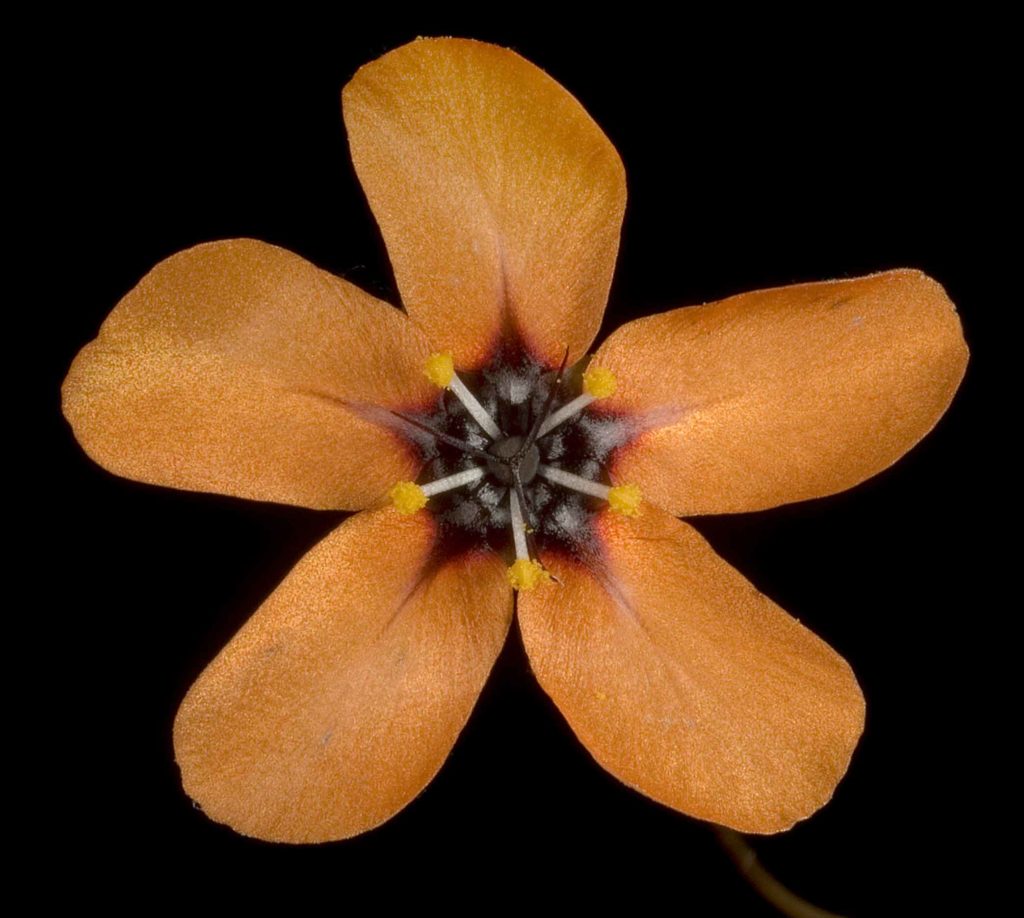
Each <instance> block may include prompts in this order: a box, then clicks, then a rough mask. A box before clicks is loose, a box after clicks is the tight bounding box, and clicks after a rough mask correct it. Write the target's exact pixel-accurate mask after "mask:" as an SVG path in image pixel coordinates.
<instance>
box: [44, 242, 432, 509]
mask: <svg viewBox="0 0 1024 918" xmlns="http://www.w3.org/2000/svg"><path fill="white" fill-rule="evenodd" d="M428 353H429V348H428V346H427V344H426V341H425V340H424V339H423V338H422V336H421V335H420V333H419V332H418V331H417V330H416V329H415V328H414V327H413V324H412V323H411V322H410V321H409V319H408V318H407V317H406V316H405V315H403V314H402V313H401V311H399V310H397V309H394V308H393V307H391V306H388V305H387V304H386V303H382V302H380V301H379V300H376V299H374V298H373V297H371V296H369V295H368V294H366V293H364V292H363V291H361V290H359V289H358V288H357V287H354V286H352V285H351V284H349V283H347V282H345V281H343V280H341V279H340V278H337V277H334V276H333V275H331V274H328V273H327V272H325V271H321V270H320V269H319V268H316V267H314V266H313V265H311V264H309V263H308V262H306V261H304V260H303V259H301V258H299V257H298V256H296V255H293V254H292V253H290V252H287V251H285V250H284V249H280V248H277V247H275V246H272V245H267V244H266V243H262V242H257V241H255V240H251V239H235V240H230V241H226V242H214V243H209V244H207V245H200V246H197V247H195V248H193V249H188V250H187V251H184V252H180V253H178V254H177V255H174V256H172V257H171V258H168V259H167V260H166V261H163V262H161V263H160V264H158V265H157V266H156V267H155V268H154V269H153V270H152V271H151V272H150V273H149V274H147V275H146V276H145V277H144V278H143V279H142V280H141V281H140V282H139V284H138V286H137V287H135V289H134V290H132V291H131V292H130V293H128V295H127V296H125V297H124V299H122V300H121V302H120V303H118V305H117V307H116V308H115V309H114V311H113V312H112V313H111V314H110V316H109V317H108V318H107V320H106V321H105V322H104V323H103V326H102V328H101V329H100V333H99V336H98V337H97V339H96V340H95V341H93V342H92V343H91V344H89V345H87V346H86V347H85V348H84V349H83V350H82V351H81V352H80V353H79V355H78V357H77V358H76V359H75V362H74V364H73V365H72V367H71V370H70V372H69V373H68V377H67V379H66V380H65V382H64V389H63V397H64V414H65V416H66V417H67V419H68V420H69V421H70V422H71V426H72V427H73V428H74V432H75V436H76V437H77V438H78V442H79V443H81V445H82V447H83V448H84V449H85V451H86V452H87V453H88V454H89V455H90V456H91V457H92V458H93V459H94V460H95V461H96V462H98V463H99V464H100V465H102V466H103V467H104V468H106V469H108V470H110V471H111V472H114V473H116V474H118V475H124V476H126V477H128V478H134V479H137V480H139V481H145V482H149V483H151V484H160V485H170V486H171V487H177V488H186V489H189V490H196V491H214V492H218V493H222V494H231V495H235V496H237V497H247V498H252V499H255V500H267V501H278V502H281V503H288V504H300V505H304V506H309V507H320V508H331V509H357V508H360V507H364V506H367V505H369V504H371V503H373V502H374V501H376V500H378V499H379V498H380V497H381V496H382V495H383V494H384V493H385V492H386V490H387V488H388V487H389V485H390V484H393V483H394V481H395V480H396V479H399V478H403V477H409V476H410V475H412V474H414V473H415V470H416V468H417V457H416V456H415V454H414V453H413V451H412V450H411V448H410V447H409V445H408V444H407V443H406V442H405V441H404V440H402V439H401V438H399V437H398V436H397V435H396V434H395V433H394V431H393V430H392V429H390V428H389V427H388V426H387V415H386V412H384V411H383V410H382V409H383V408H386V407H402V408H406V409H408V408H410V407H417V406H421V405H425V404H427V403H428V402H429V401H430V400H431V399H436V390H435V389H433V388H432V387H431V385H430V383H429V382H428V381H427V380H426V379H425V378H424V376H423V372H422V368H423V361H424V360H425V358H426V356H427V354H428Z"/></svg>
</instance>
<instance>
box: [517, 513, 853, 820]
mask: <svg viewBox="0 0 1024 918" xmlns="http://www.w3.org/2000/svg"><path fill="white" fill-rule="evenodd" d="M598 531H599V534H600V538H601V541H602V543H603V546H604V550H605V553H606V559H605V562H604V563H603V564H602V566H601V568H600V574H597V575H595V574H593V573H591V572H590V571H588V570H587V569H586V568H584V567H581V566H579V565H577V564H574V563H572V562H568V561H566V560H564V559H562V558H560V557H559V556H557V555H552V556H551V557H545V558H544V562H545V564H546V565H548V566H549V567H550V568H551V570H552V572H553V573H554V574H555V575H556V576H557V577H558V578H559V579H560V580H561V581H562V583H561V586H560V587H550V588H547V589H543V590H535V591H534V592H532V593H525V594H520V596H519V622H520V627H521V629H522V633H523V640H524V642H525V645H526V650H527V653H528V654H529V657H530V662H531V663H532V665H533V668H534V671H535V672H536V674H537V678H538V680H539V681H540V683H541V685H542V686H543V687H544V690H545V691H546V692H547V693H548V694H549V695H550V696H551V697H552V699H553V700H554V702H555V704H557V705H558V707H559V708H560V709H561V711H562V713H563V714H564V715H565V717H566V719H567V720H568V721H569V724H570V725H571V726H572V728H573V730H574V731H575V732H576V735H577V736H579V738H580V740H581V741H582V742H583V744H584V745H585V746H586V747H587V748H588V749H589V750H590V752H591V753H592V754H593V755H594V757H595V758H596V759H597V761H598V762H599V763H600V764H601V765H602V766H603V767H604V768H606V769H608V771H610V772H611V773H612V774H613V775H615V776H616V777H617V778H619V779H620V780H622V781H624V782H625V783H626V784H628V785H630V786H631V787H634V788H636V789H637V790H639V791H640V792H641V793H644V794H646V795H648V796H649V797H653V798H654V799H655V800H658V801H660V802H661V803H665V804H667V805H668V806H671V807H674V808H675V809H677V810H681V811H682V812H684V813H688V814H690V815H691V816H697V817H699V818H701V819H707V820H711V821H714V822H717V823H721V824H723V825H727V826H732V827H733V828H735V829H738V830H739V831H742V832H776V831H779V830H781V829H785V828H788V827H789V826H791V825H792V824H793V823H794V822H796V821H797V820H799V819H803V818H805V817H806V816H809V815H810V814H811V813H813V812H814V811H815V810H816V809H818V807H820V806H822V805H823V804H824V803H825V802H826V801H828V799H829V797H831V795H832V791H833V789H834V788H835V786H836V784H837V783H838V781H839V779H840V778H841V777H842V776H843V774H844V773H845V771H846V768H847V765H848V764H849V761H850V755H851V753H852V752H853V748H854V746H855V745H856V742H857V738H858V737H859V736H860V733H861V730H862V729H863V723H864V699H863V697H862V695H861V692H860V689H859V688H858V686H857V681H856V679H855V678H854V676H853V673H852V672H851V671H850V668H849V666H847V664H846V662H845V661H844V660H843V659H842V658H841V657H839V656H838V655H837V654H836V653H835V652H834V651H833V650H832V649H831V648H829V647H828V645H827V644H825V643H824V642H823V641H821V640H820V639H818V638H817V637H815V636H814V635H813V634H811V632H810V631H808V630H807V629H806V628H804V627H803V626H802V625H800V624H799V623H798V622H797V621H796V620H795V619H793V618H791V617H790V616H789V615H787V614H786V613H785V612H784V611H782V609H780V608H779V607H778V606H776V605H775V604H774V603H773V602H771V601H770V600H769V599H767V598H766V597H765V596H763V595H761V594H760V593H759V592H758V591H757V590H756V589H755V588H754V587H753V586H752V585H751V584H750V583H748V582H747V581H746V580H744V578H743V577H741V576H740V575H739V574H738V573H737V572H736V571H735V570H733V569H732V568H731V567H730V566H729V565H728V564H726V562H725V561H723V560H722V559H721V558H719V557H718V556H717V555H716V554H715V553H714V551H712V549H711V547H710V546H709V545H708V544H707V543H706V542H705V541H704V540H703V539H702V538H701V537H700V535H699V534H698V533H697V532H696V531H695V530H694V529H692V528H691V527H690V526H688V525H686V524H685V523H682V522H680V521H679V520H676V519H673V518H672V517H670V516H668V515H667V514H664V513H662V512H660V511H658V510H655V509H653V508H647V510H646V512H645V513H644V514H643V515H642V516H641V517H639V518H636V519H630V518H626V517H622V516H619V515H617V514H613V513H606V514H603V515H602V516H600V517H599V518H598Z"/></svg>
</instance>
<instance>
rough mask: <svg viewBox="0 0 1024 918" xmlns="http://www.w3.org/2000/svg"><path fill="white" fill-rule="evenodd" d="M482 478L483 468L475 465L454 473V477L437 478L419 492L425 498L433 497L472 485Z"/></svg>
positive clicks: (423, 486)
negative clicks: (424, 495)
mask: <svg viewBox="0 0 1024 918" xmlns="http://www.w3.org/2000/svg"><path fill="white" fill-rule="evenodd" d="M483 477H484V468H483V466H480V465H475V466H473V468H471V469H466V470H465V471H464V472H456V473H455V474H454V475H449V476H448V477H447V478H438V479H437V480H436V481H431V482H429V483H428V484H425V485H422V486H421V487H420V490H421V491H423V493H424V494H426V495H427V497H433V496H434V495H435V494H443V493H444V492H445V491H450V490H452V488H461V487H462V486H463V485H467V484H472V483H473V482H474V481H479V480H480V479H481V478H483Z"/></svg>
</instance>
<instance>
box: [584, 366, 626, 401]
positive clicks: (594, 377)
mask: <svg viewBox="0 0 1024 918" xmlns="http://www.w3.org/2000/svg"><path fill="white" fill-rule="evenodd" d="M616 386H618V382H617V381H616V379H615V374H614V373H613V372H612V371H611V370H606V369H605V368H604V367H590V368H589V369H588V370H587V372H586V373H584V374H583V391H584V392H586V393H587V395H592V396H593V397H594V398H608V396H609V395H614V394H615V388H616Z"/></svg>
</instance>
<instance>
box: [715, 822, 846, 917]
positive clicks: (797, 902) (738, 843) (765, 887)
mask: <svg viewBox="0 0 1024 918" xmlns="http://www.w3.org/2000/svg"><path fill="white" fill-rule="evenodd" d="M714 831H715V835H716V836H718V843H719V844H720V845H721V846H722V847H723V848H725V851H726V853H727V854H728V855H729V857H730V858H732V862H733V863H734V864H735V865H736V868H737V869H738V870H739V872H740V874H742V876H743V879H745V880H746V881H747V882H748V883H749V884H750V885H751V886H752V887H753V888H754V889H755V890H756V891H757V892H758V893H759V894H760V895H761V897H762V898H764V900H765V901H766V902H769V903H771V904H772V905H774V906H775V907H776V908H777V909H778V910H779V911H780V912H782V914H783V915H789V916H791V918H842V916H841V915H838V914H836V913H835V912H827V911H825V909H823V908H818V907H817V906H816V905H811V903H810V902H808V901H807V900H805V899H801V898H800V897H799V896H798V895H796V893H793V892H791V891H790V890H788V889H787V888H786V887H785V886H783V885H782V884H781V883H780V882H779V881H778V880H776V879H775V877H773V876H772V875H771V874H770V873H769V872H768V871H767V870H766V869H765V867H764V865H763V864H762V863H761V862H760V861H759V860H758V859H757V854H756V853H755V852H754V849H753V848H752V847H751V846H750V843H749V842H748V841H747V840H746V839H745V838H744V837H743V836H742V835H740V834H739V832H734V831H733V830H732V829H727V828H725V827H724V826H715V827H714Z"/></svg>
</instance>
